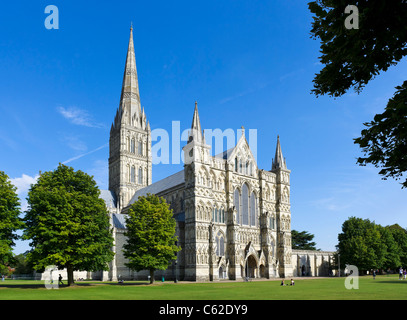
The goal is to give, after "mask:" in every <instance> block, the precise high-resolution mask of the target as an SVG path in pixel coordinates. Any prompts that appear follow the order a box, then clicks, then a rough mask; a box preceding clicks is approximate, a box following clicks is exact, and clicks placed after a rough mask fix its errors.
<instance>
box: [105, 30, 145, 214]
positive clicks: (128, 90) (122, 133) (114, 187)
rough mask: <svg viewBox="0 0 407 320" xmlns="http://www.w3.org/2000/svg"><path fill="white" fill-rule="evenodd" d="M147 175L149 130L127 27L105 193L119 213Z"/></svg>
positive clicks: (110, 142) (132, 45) (142, 183)
mask: <svg viewBox="0 0 407 320" xmlns="http://www.w3.org/2000/svg"><path fill="white" fill-rule="evenodd" d="M151 176H152V155H151V130H150V124H149V122H148V121H147V118H146V114H145V112H144V108H142V107H141V104H140V94H139V86H138V79H137V68H136V57H135V53H134V44H133V28H132V27H131V28H130V40H129V46H128V49H127V57H126V65H125V68H124V75H123V84H122V92H121V96H120V103H119V108H118V109H117V111H116V116H115V118H114V121H113V123H112V127H111V129H110V140H109V190H110V191H112V192H113V193H114V194H115V195H116V199H117V205H118V208H119V210H121V209H122V208H123V207H125V206H126V205H127V204H128V202H129V201H130V199H131V197H132V196H133V194H134V193H135V192H136V191H137V190H139V189H141V188H143V187H145V186H148V185H149V184H151V179H152V177H151Z"/></svg>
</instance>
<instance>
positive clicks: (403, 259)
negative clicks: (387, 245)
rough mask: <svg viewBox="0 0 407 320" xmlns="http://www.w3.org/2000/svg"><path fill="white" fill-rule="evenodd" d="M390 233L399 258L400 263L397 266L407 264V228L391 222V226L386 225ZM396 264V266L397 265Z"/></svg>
mask: <svg viewBox="0 0 407 320" xmlns="http://www.w3.org/2000/svg"><path fill="white" fill-rule="evenodd" d="M386 229H388V230H389V231H390V232H391V234H392V235H393V239H394V241H395V242H396V244H397V247H398V252H399V258H400V265H399V266H404V267H406V266H407V230H406V229H404V228H402V227H400V226H399V225H398V224H393V225H391V226H387V227H386ZM399 266H397V267H399Z"/></svg>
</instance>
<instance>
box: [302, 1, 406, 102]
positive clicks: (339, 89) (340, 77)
mask: <svg viewBox="0 0 407 320" xmlns="http://www.w3.org/2000/svg"><path fill="white" fill-rule="evenodd" d="M349 4H352V3H350V2H349V1H347V0H317V1H312V2H310V3H309V4H308V8H309V10H310V11H311V13H312V14H313V15H314V16H313V19H314V21H313V23H312V29H311V35H312V38H314V39H316V38H319V39H320V40H321V51H320V52H321V53H322V55H321V56H320V57H319V58H320V61H321V63H322V64H323V65H324V67H323V69H322V70H321V71H320V72H319V73H318V74H317V75H316V77H315V79H314V81H313V82H314V89H313V90H312V92H313V93H315V94H316V95H317V96H319V95H325V94H328V95H331V96H334V97H339V96H341V95H343V94H344V93H346V91H347V90H348V89H349V88H351V87H353V88H354V90H355V91H356V92H358V93H360V92H361V90H362V89H363V87H364V86H365V85H366V84H367V83H368V82H369V81H370V80H372V79H373V78H374V77H375V76H377V75H378V74H379V73H380V72H382V71H386V70H387V69H388V68H389V67H390V66H392V65H396V64H397V63H398V62H399V61H400V60H401V59H402V58H403V57H404V56H405V55H406V54H407V28H405V22H406V21H407V3H406V1H405V0H392V1H390V2H389V0H375V1H366V0H364V1H355V2H354V4H356V7H357V10H358V17H359V26H358V29H347V28H346V26H345V21H346V18H347V17H348V15H347V14H346V13H345V8H346V7H347V6H348V5H349Z"/></svg>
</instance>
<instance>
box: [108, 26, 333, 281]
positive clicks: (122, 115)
mask: <svg viewBox="0 0 407 320" xmlns="http://www.w3.org/2000/svg"><path fill="white" fill-rule="evenodd" d="M191 115H192V110H191ZM109 146H110V150H109V151H110V152H109V190H102V192H101V197H102V198H103V199H104V200H105V202H106V205H107V207H108V209H109V212H110V217H111V224H112V227H113V230H114V237H115V246H114V251H115V253H116V255H115V258H114V260H113V261H112V262H111V264H110V270H109V271H105V272H103V273H101V278H102V279H103V280H117V279H147V275H148V272H147V271H146V272H133V271H131V270H129V269H128V268H127V267H126V266H125V262H126V261H125V258H124V256H123V252H122V246H123V244H124V243H125V241H126V238H125V236H124V231H125V228H126V223H125V215H126V212H127V211H128V208H129V206H130V205H131V204H133V203H134V202H135V201H137V199H138V197H140V196H143V195H146V194H147V193H153V194H157V195H159V196H162V197H164V198H165V199H166V201H167V202H168V203H169V204H170V207H171V209H172V210H173V214H174V218H175V219H176V221H177V236H178V245H179V246H181V247H182V250H181V251H180V252H179V253H178V255H177V260H176V262H175V261H173V262H172V264H170V265H169V268H168V269H167V270H166V271H163V272H161V273H160V272H156V275H157V277H159V278H161V276H164V277H165V278H166V279H169V278H170V279H172V278H174V277H175V276H176V277H177V279H179V280H192V281H200V280H217V279H233V280H238V279H242V278H244V277H247V276H248V277H251V278H274V277H292V276H301V275H314V276H317V275H328V272H329V268H330V265H331V263H332V252H321V251H295V250H292V249H291V208H290V174H291V171H290V170H289V169H288V168H287V165H286V161H285V159H284V157H283V153H282V148H281V144H280V140H279V138H278V137H277V144H276V150H275V154H274V159H273V161H272V163H271V164H270V165H271V170H265V169H260V168H258V167H257V163H256V160H255V158H254V157H253V154H252V152H251V150H250V146H249V144H248V142H247V140H246V137H245V134H244V130H242V135H241V137H240V139H239V140H238V141H237V143H236V145H235V146H234V147H233V148H231V149H229V150H226V151H224V152H223V153H221V154H218V155H216V156H212V155H211V152H210V146H209V145H208V144H207V143H206V141H205V136H204V134H203V131H202V127H201V123H200V119H199V113H198V106H197V103H195V109H194V111H193V117H192V125H191V130H190V132H189V138H188V142H187V143H186V144H185V145H184V146H183V152H184V169H183V170H181V171H179V172H177V173H175V174H173V175H170V176H168V177H166V178H164V179H162V180H160V181H157V182H154V183H153V181H152V154H151V129H150V124H149V121H148V120H147V115H146V112H145V110H144V108H142V107H141V103H140V94H139V87H138V77H137V69H136V59H135V53H134V45H133V34H132V29H131V31H130V40H129V45H128V50H127V58H126V64H125V70H124V76H123V85H122V92H121V98H120V104H119V107H118V109H117V111H116V115H115V118H114V121H113V123H112V127H111V131H110V143H109Z"/></svg>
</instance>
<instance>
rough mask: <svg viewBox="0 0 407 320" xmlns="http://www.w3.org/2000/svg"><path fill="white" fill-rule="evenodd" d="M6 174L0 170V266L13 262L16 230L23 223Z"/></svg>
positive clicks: (16, 197)
mask: <svg viewBox="0 0 407 320" xmlns="http://www.w3.org/2000/svg"><path fill="white" fill-rule="evenodd" d="M16 190H17V188H16V187H15V186H13V185H12V184H11V182H10V180H9V178H8V176H7V175H6V174H5V173H4V172H3V171H0V266H1V267H5V266H9V265H10V263H12V262H13V252H12V247H13V246H14V245H15V242H14V241H15V240H17V239H18V235H17V234H16V233H15V232H16V231H17V230H19V229H22V228H23V226H24V224H23V222H22V221H21V219H20V218H19V214H20V200H19V198H18V196H17V193H16Z"/></svg>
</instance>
